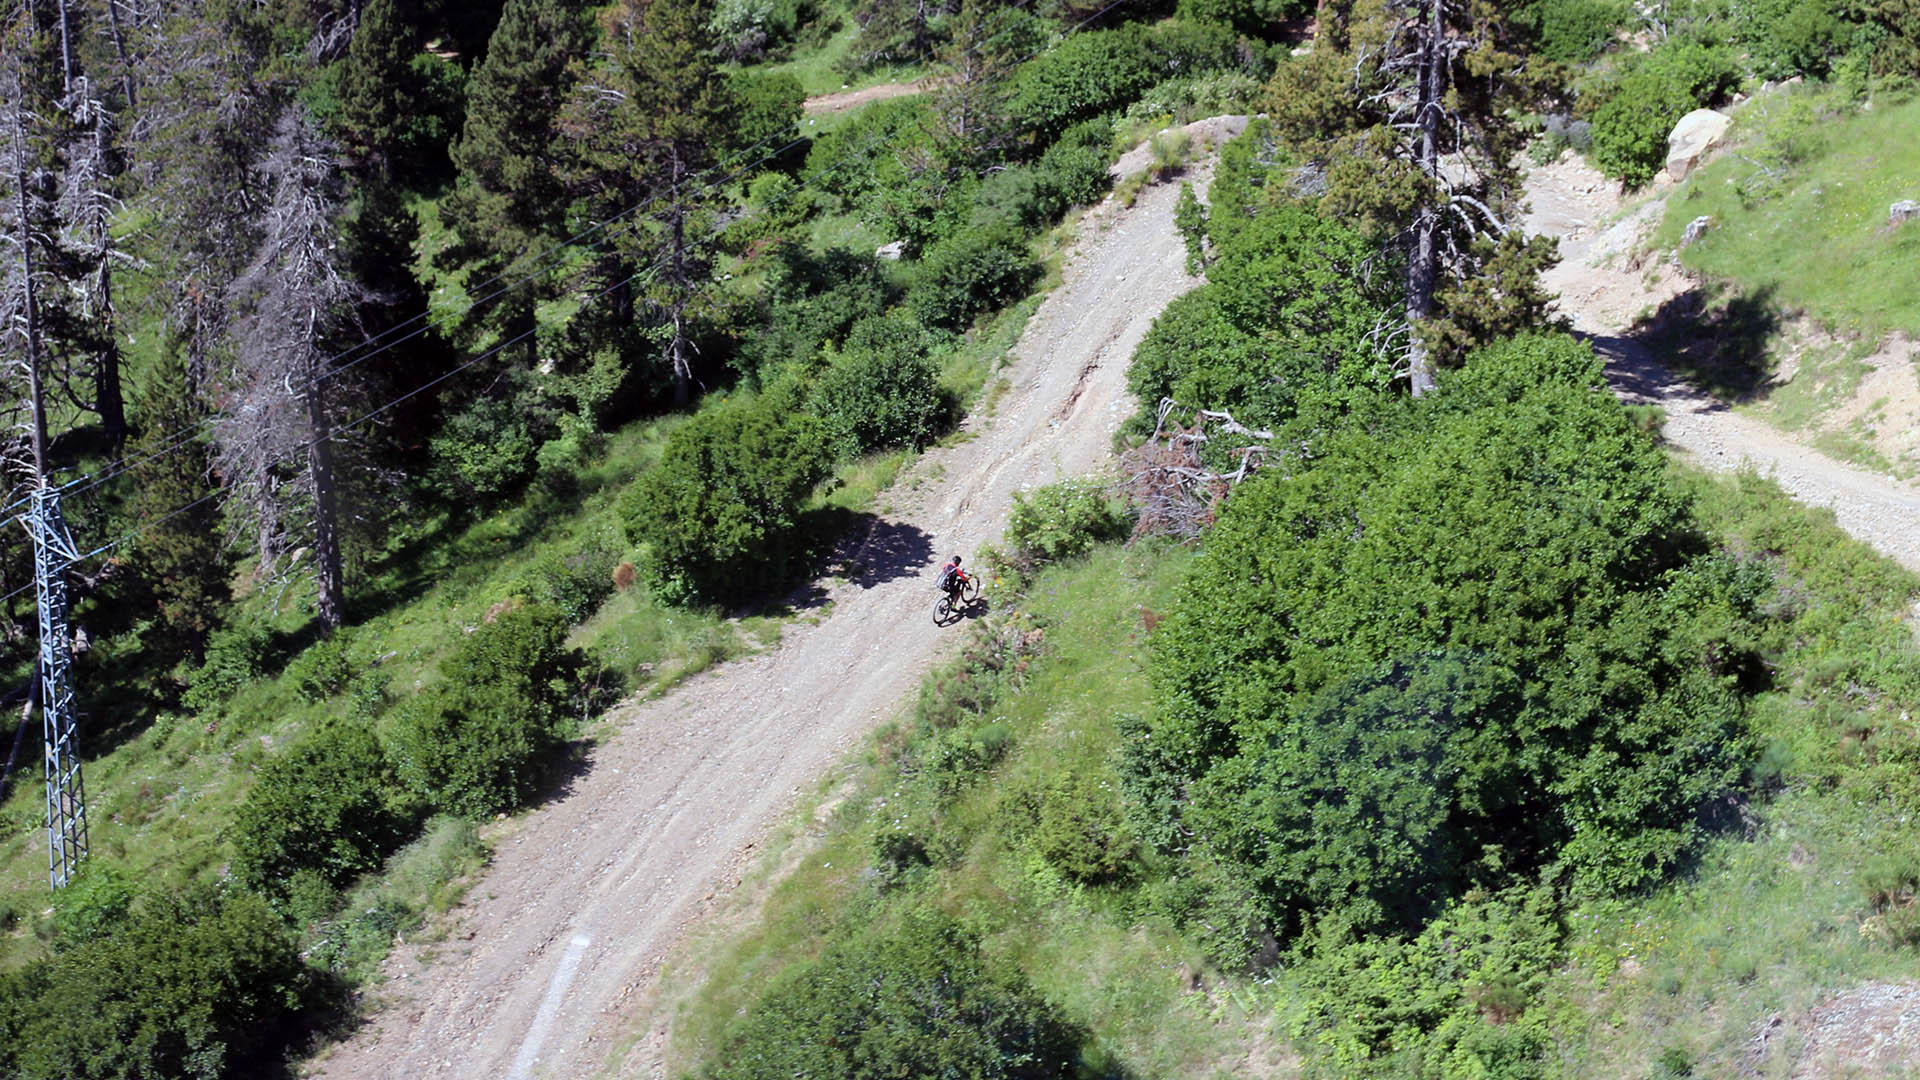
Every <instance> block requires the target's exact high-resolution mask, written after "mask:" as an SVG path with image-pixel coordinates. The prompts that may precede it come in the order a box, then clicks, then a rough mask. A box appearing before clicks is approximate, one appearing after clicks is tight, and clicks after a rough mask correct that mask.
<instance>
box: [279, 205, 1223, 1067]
mask: <svg viewBox="0 0 1920 1080" xmlns="http://www.w3.org/2000/svg"><path fill="white" fill-rule="evenodd" d="M1197 179H1199V180H1200V181H1202V182H1204V179H1205V177H1204V175H1202V176H1200V177H1198V178H1197ZM1178 190H1179V189H1178V185H1177V184H1176V185H1162V186H1159V187H1154V188H1149V189H1147V190H1146V191H1144V192H1143V193H1142V194H1141V196H1140V198H1139V201H1138V202H1137V203H1136V204H1135V205H1134V206H1133V207H1132V208H1130V209H1119V208H1117V207H1113V206H1111V205H1109V206H1107V207H1103V208H1099V209H1096V210H1095V211H1092V212H1090V213H1089V215H1088V216H1087V217H1086V218H1085V219H1084V221H1083V223H1082V229H1081V236H1080V239H1079V241H1078V245H1077V247H1076V251H1075V254H1074V256H1073V257H1072V259H1071V260H1070V263H1069V265H1068V267H1067V269H1066V271H1065V274H1064V280H1063V282H1062V283H1061V284H1060V285H1059V286H1058V287H1057V288H1055V289H1054V290H1053V292H1052V293H1051V294H1050V295H1049V296H1048V297H1047V299H1046V300H1045V302H1044V303H1043V304H1042V306H1041V307H1040V309H1039V311H1038V312H1037V313H1036V314H1035V315H1034V317H1033V318H1032V320H1031V321H1030V322H1029V323H1028V325H1027V327H1026V329H1025V332H1024V334H1023V335H1022V337H1021V339H1020V343H1019V344H1018V346H1016V348H1015V349H1014V350H1013V353H1012V357H1011V364H1010V366H1008V367H1007V368H1006V370H1005V371H1004V372H1003V374H1004V376H1005V377H1006V378H1007V379H1008V380H1009V382H1010V388H1009V389H1008V390H1007V392H1006V393H1005V394H1003V395H1002V396H1001V397H1000V399H999V401H998V402H997V404H996V407H995V410H994V412H993V415H991V416H988V417H974V418H972V419H970V420H968V421H967V423H966V425H965V428H964V435H963V438H962V439H961V440H956V441H955V442H954V444H953V445H949V446H946V447H943V448H940V449H936V450H934V451H932V452H930V453H928V454H927V455H925V456H924V457H923V458H922V459H921V460H920V461H919V462H918V463H916V464H915V465H914V466H913V467H912V468H911V470H910V471H909V473H908V475H907V476H906V477H904V478H903V480H902V482H901V483H899V484H898V485H896V488H895V490H894V492H893V493H892V494H891V495H890V496H889V498H891V499H892V503H893V511H894V512H893V513H890V514H888V515H886V516H885V517H883V518H881V519H879V520H877V521H876V522H875V523H874V524H873V527H872V528H871V530H870V531H869V533H868V534H867V535H866V536H865V537H864V538H863V539H862V541H861V549H860V553H859V556H858V558H859V561H860V563H862V564H863V566H864V570H863V572H861V574H860V576H859V577H858V578H857V579H856V580H849V581H844V582H832V583H822V584H821V585H820V586H819V587H818V588H817V589H816V590H815V593H814V595H813V596H812V597H811V598H810V599H809V601H808V602H809V603H811V604H814V605H817V607H818V610H819V611H820V612H822V613H823V615H824V617H822V618H821V619H819V621H818V622H817V623H814V624H811V625H809V624H807V623H806V622H804V621H801V622H798V623H796V624H795V625H793V626H791V627H790V628H789V629H788V630H787V631H786V633H785V635H784V637H783V639H782V641H781V643H780V645H779V646H778V647H777V648H775V649H773V650H771V651H769V652H767V653H765V654H763V655H760V656H757V657H753V658H751V659H747V660H742V661H737V662H732V663H728V664H725V665H723V666H721V667H720V668H718V669H716V670H714V671H712V672H709V673H707V674H705V675H703V676H700V677H698V678H696V679H694V680H691V681H690V682H688V683H686V684H684V685H682V686H681V687H679V688H677V689H676V690H674V691H672V692H671V693H669V694H667V695H665V696H664V697H662V698H660V699H658V700H654V701H650V702H643V703H629V704H626V705H623V706H621V707H619V708H618V709H616V710H615V711H614V713H613V714H612V716H611V717H610V722H611V728H612V734H611V735H610V736H609V737H608V738H606V739H605V740H604V741H603V742H602V743H601V744H600V745H598V746H597V747H596V748H595V749H594V751H593V753H592V755H591V760H590V761H589V762H588V763H587V764H586V766H585V768H584V769H583V770H581V771H580V772H579V774H578V775H577V776H575V777H574V778H573V779H572V780H571V782H570V783H569V785H568V786H567V787H566V789H565V791H564V792H562V793H561V794H559V795H557V796H556V797H554V798H552V799H551V800H549V801H548V802H547V803H545V804H544V805H542V806H541V807H539V808H537V809H535V810H532V811H529V812H528V813H526V814H525V815H523V816H522V817H520V818H519V819H516V820H515V821H513V822H511V823H509V824H507V825H505V826H502V827H501V828H502V829H503V832H502V833H500V834H499V835H498V836H497V837H496V838H495V839H496V850H495V856H494V860H493V863H492V865H491V866H490V867H489V868H488V870H487V871H486V872H485V874H484V876H483V878H482V880H481V881H480V882H479V883H478V885H477V886H476V887H475V888H474V889H473V890H472V892H471V894H470V896H469V899H468V900H467V902H466V903H465V904H463V905H462V906H461V907H460V909H458V910H457V911H456V912H455V913H454V917H453V930H452V938H451V940H450V941H449V942H446V943H441V944H438V945H428V946H421V945H403V946H401V947H400V948H398V949H396V950H395V952H394V954H393V955H392V956H391V957H390V958H389V960H388V962H387V964H386V966H385V974H386V977H387V981H386V983H385V986H384V987H383V989H382V991H381V993H382V1000H381V1002H380V1004H379V1005H378V1007H377V1008H376V1009H375V1010H374V1012H373V1014H372V1016H371V1018H370V1020H369V1021H368V1022H367V1023H366V1024H365V1025H364V1026H362V1027H361V1028H360V1029H359V1030H358V1031H356V1032H355V1033H354V1034H353V1035H352V1036H351V1037H350V1038H348V1039H347V1040H346V1041H345V1042H344V1043H342V1044H340V1045H338V1046H336V1047H334V1048H333V1049H332V1050H331V1051H330V1052H328V1053H327V1054H325V1055H323V1057H322V1058H321V1059H319V1060H318V1061H316V1062H314V1063H313V1064H312V1065H310V1066H309V1069H308V1073H309V1075H313V1076H319V1077H327V1078H332V1080H375V1078H387V1077H408V1078H416V1080H418V1078H425V1077H435V1076H454V1077H462V1078H467V1077H489V1078H504V1080H533V1078H536V1077H569V1078H571V1077H577V1076H584V1075H592V1074H596V1073H600V1072H603V1071H606V1070H608V1069H609V1068H610V1067H613V1062H612V1061H611V1056H612V1055H613V1054H614V1053H615V1052H616V1050H619V1049H620V1048H621V1047H622V1046H623V1045H624V1043H623V1041H622V1040H623V1039H624V1038H625V1037H626V1036H628V1035H629V1033H630V1029H631V1027H632V1026H633V1024H634V1023H635V1021H634V1019H633V1013H634V1012H635V1011H636V1010H637V1009H638V1007H639V1004H640V1002H642V1001H643V1000H644V999H646V998H647V996H648V991H649V990H650V989H651V988H652V983H653V981H654V980H655V979H656V977H657V976H658V973H659V970H660V964H661V961H662V960H663V959H664V958H665V956H666V955H667V953H668V951H669V950H670V949H671V947H672V946H673V945H674V944H675V942H676V941H677V940H679V938H680V937H681V936H682V935H683V934H684V933H685V931H686V929H687V928H688V926H689V925H690V924H691V923H692V921H693V920H695V919H697V918H698V917H700V915H701V914H702V912H703V911H704V910H706V909H707V908H708V907H710V906H711V905H712V904H713V903H715V902H716V899H717V898H720V897H722V896H723V894H724V893H725V892H726V891H727V890H729V889H730V888H732V887H733V886H734V885H735V884H737V883H738V881H739V880H740V876H741V874H742V872H743V871H744V870H746V869H747V867H748V861H749V860H750V859H751V858H752V857H753V855H754V852H753V851H752V850H751V849H752V848H753V846H754V844H755V843H756V842H757V841H758V840H759V839H760V838H762V837H763V836H765V835H766V834H767V833H768V831H769V830H770V829H771V828H772V827H773V826H774V825H775V824H776V823H777V822H778V821H780V820H781V818H782V816H783V815H784V814H785V813H787V811H788V808H789V807H790V806H791V805H792V804H793V801H794V798H795V796H796V795H797V794H798V793H799V792H800V791H802V790H803V789H806V788H808V787H809V786H810V785H811V784H813V783H814V782H815V781H816V780H817V779H818V778H819V777H820V776H822V775H824V774H825V773H826V772H827V770H828V769H829V768H830V767H831V766H832V765H833V763H834V762H835V761H836V760H838V759H840V758H841V757H842V756H843V755H845V754H846V753H847V752H848V751H850V750H852V749H854V748H855V747H857V746H858V745H859V743H860V742H861V740H862V739H863V737H864V736H866V735H867V733H868V732H870V731H871V730H872V729H874V728H875V727H876V726H878V725H879V724H880V723H882V722H883V721H885V720H887V719H889V718H891V717H893V716H894V715H896V714H897V713H898V711H899V710H900V709H901V708H902V706H903V705H904V704H905V702H906V701H907V700H908V697H909V695H911V694H912V693H913V692H914V689H915V687H916V686H917V684H918V681H919V678H920V676H921V675H922V674H923V673H924V672H925V671H926V670H927V668H928V667H929V666H930V665H931V664H932V663H933V661H934V660H935V659H936V658H937V657H938V656H940V655H941V654H942V653H943V652H944V651H946V650H947V649H948V648H949V647H950V646H951V645H952V644H954V643H956V642H957V641H958V640H959V636H960V633H961V631H960V630H959V629H957V628H949V629H947V630H944V631H943V630H939V629H936V628H935V627H934V625H933V622H932V615H931V612H932V605H933V600H934V596H935V594H934V590H933V588H932V571H933V569H934V567H935V566H937V565H938V563H939V561H941V560H943V559H944V558H945V557H946V556H947V555H949V554H952V553H953V552H956V551H957V552H962V553H966V554H969V555H971V554H972V553H973V552H975V551H977V550H978V549H979V547H980V546H981V545H982V544H983V543H987V542H990V541H993V540H997V539H998V538H999V535H1000V533H1001V531H1002V530H1003V529H1004V528H1005V520H1006V514H1007V509H1008V506H1009V504H1010V499H1011V497H1012V495H1013V493H1014V492H1016V491H1019V490H1022V489H1024V488H1029V487H1033V486H1035V485H1039V484H1045V483H1049V482H1051V481H1053V480H1056V479H1059V478H1062V477H1067V476H1074V475H1079V474H1084V473H1088V472H1093V471H1097V470H1099V469H1101V468H1102V467H1103V465H1104V463H1105V462H1106V461H1107V459H1108V457H1109V454H1110V447H1111V445H1112V435H1113V432H1114V430H1115V429H1116V428H1117V427H1118V426H1119V424H1120V423H1121V422H1122V421H1123V420H1124V419H1125V418H1126V416H1127V414H1128V412H1129V411H1130V409H1131V407H1132V404H1131V401H1130V400H1129V398H1128V397H1127V394H1126V378H1125V376H1126V366H1127V361H1128V360H1129V358H1130V357H1131V356H1132V353H1133V349H1134V346H1135V345H1136V344H1138V343H1139V341H1140V339H1141V337H1142V336H1143V335H1144V334H1145V333H1146V331H1147V328H1148V326H1149V325H1151V323H1152V321H1153V319H1154V317H1155V316H1156V315H1158V314H1159V312H1160V311H1161V309H1162V308H1164V307H1165V306H1166V305H1167V303H1168V302H1169V301H1171V300H1172V299H1173V298H1174V297H1176V296H1178V295H1179V294H1181V293H1182V292H1185V291H1186V290H1188V289H1190V288H1192V287H1193V286H1194V285H1196V284H1198V282H1197V280H1196V279H1193V278H1190V277H1188V276H1187V274H1186V272H1185V269H1184V259H1185V254H1184V248H1183V246H1182V244H1181V241H1180V239H1179V237H1178V235H1177V234H1176V233H1175V231H1174V229H1173V224H1172V219H1173V204H1174V200H1175V198H1176V196H1177V195H1178ZM986 600H987V602H988V603H989V604H991V602H992V595H991V592H989V593H988V595H987V597H986ZM429 960H430V962H428V961H429ZM650 1055H651V1056H650ZM617 1067H618V1071H619V1073H620V1074H621V1075H635V1076H644V1075H649V1074H651V1073H654V1072H657V1071H658V1069H659V1061H658V1056H657V1051H656V1050H655V1049H654V1048H651V1047H649V1046H642V1047H640V1048H638V1049H635V1050H634V1051H632V1053H631V1054H630V1055H629V1059H628V1060H624V1061H621V1062H619V1063H618V1066H617Z"/></svg>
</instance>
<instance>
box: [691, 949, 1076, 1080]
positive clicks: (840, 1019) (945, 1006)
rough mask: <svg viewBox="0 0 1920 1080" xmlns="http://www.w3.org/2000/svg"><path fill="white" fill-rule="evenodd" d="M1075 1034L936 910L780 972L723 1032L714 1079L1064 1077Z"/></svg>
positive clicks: (981, 1079) (1020, 981)
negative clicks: (739, 1018) (729, 1027)
mask: <svg viewBox="0 0 1920 1080" xmlns="http://www.w3.org/2000/svg"><path fill="white" fill-rule="evenodd" d="M1083 1039H1084V1036H1083V1035H1082V1034H1081V1033H1080V1032H1078V1031H1077V1030H1075V1029H1074V1028H1072V1027H1071V1026H1069V1025H1068V1024H1067V1023H1066V1022H1065V1021H1064V1020H1063V1019H1062V1018H1061V1017H1060V1014H1059V1012H1058V1010H1056V1009H1055V1008H1054V1007H1053V1006H1051V1005H1049V1004H1048V1003H1047V1002H1046V1001H1045V1000H1044V999H1042V998H1041V997H1040V996H1039V995H1038V994H1037V993H1035V992H1034V990H1033V989H1032V988H1031V987H1030V986H1028V985H1027V983H1026V981H1025V980H1024V979H1023V978H1021V977H1020V976H1018V975H1017V974H1013V973H1009V972H1007V971H1005V970H1003V969H1001V968H999V967H997V966H995V965H991V964H989V963H987V961H986V960H985V959H984V958H983V957H982V956H981V955H980V946H979V942H978V940H977V939H976V938H975V937H974V936H973V935H972V934H970V933H968V932H967V931H966V930H964V929H962V928H961V927H960V926H959V925H958V924H956V923H954V922H953V921H952V920H951V919H949V918H947V917H946V916H944V915H941V914H939V913H937V912H925V911H915V912H913V913H912V914H910V915H909V916H908V917H907V918H905V919H904V920H902V921H901V922H900V923H899V925H891V926H889V925H882V926H875V927H872V928H869V929H867V930H866V931H864V932H862V933H860V934H857V935H855V936H853V937H851V938H849V939H847V940H845V941H843V942H842V943H840V944H838V945H836V946H834V947H832V948H830V949H828V950H827V951H826V952H825V953H824V954H822V955H821V956H820V957H819V958H818V959H817V960H813V961H809V962H803V963H801V964H799V965H797V966H796V967H795V968H793V969H790V970H789V971H788V972H786V973H785V974H783V975H782V976H781V977H780V978H779V979H778V980H777V981H776V982H775V983H774V984H773V986H772V987H771V988H770V989H769V990H768V991H767V993H766V996H765V997H764V998H762V999H761V1000H760V1001H759V1002H758V1003H757V1004H756V1005H755V1006H754V1007H753V1008H752V1009H751V1010H750V1011H749V1012H748V1013H747V1015H746V1016H745V1017H744V1018H743V1019H742V1020H741V1021H740V1022H739V1023H738V1024H737V1025H735V1026H734V1028H733V1029H732V1030H730V1031H729V1032H728V1034H727V1038H726V1044H725V1047H724V1048H723V1050H722V1052H721V1053H720V1055H719V1060H718V1062H717V1063H716V1064H713V1065H710V1066H709V1067H708V1068H707V1071H706V1072H705V1074H704V1075H705V1076H707V1077H709V1078H711V1080H775V1078H780V1080H786V1078H789V1077H795V1076H818V1077H828V1076H831V1077H840V1078H845V1080H883V1078H887V1077H904V1076H925V1077H969V1078H977V1080H1016V1078H1027V1077H1031V1078H1034V1080H1039V1078H1042V1077H1047V1078H1054V1077H1060V1076H1066V1075H1070V1074H1071V1073H1072V1071H1073V1068H1074V1065H1075V1062H1076V1061H1077V1059H1078V1056H1079V1047H1080V1044H1081V1042H1082V1041H1083Z"/></svg>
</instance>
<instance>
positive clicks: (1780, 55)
mask: <svg viewBox="0 0 1920 1080" xmlns="http://www.w3.org/2000/svg"><path fill="white" fill-rule="evenodd" d="M1864 6H1865V5H1856V4H1849V3H1845V2H1842V0H1750V2H1748V3H1742V4H1737V5H1734V6H1733V7H1732V9H1731V11H1730V12H1729V15H1730V17H1731V20H1732V22H1733V34H1732V37H1733V40H1734V42H1735V44H1737V45H1739V46H1740V47H1742V48H1743V49H1745V50H1746V52H1747V62H1748V63H1749V64H1751V65H1752V67H1753V71H1754V74H1756V75H1759V76H1761V77H1763V78H1769V79H1784V78H1787V77H1788V76H1792V75H1806V76H1809V77H1811V78H1824V77H1825V76H1826V75H1827V74H1828V73H1829V72H1830V71H1832V69H1833V64H1834V61H1835V60H1837V59H1839V57H1840V56H1841V54H1842V53H1844V52H1846V51H1848V49H1849V48H1850V47H1853V46H1855V45H1856V44H1860V45H1865V44H1866V43H1867V42H1868V41H1869V40H1870V39H1871V37H1872V35H1871V34H1870V33H1863V32H1862V31H1863V29H1864V28H1862V27H1860V26H1858V25H1857V24H1855V23H1854V22H1852V21H1851V19H1852V18H1857V17H1858V16H1859V15H1860V14H1864V11H1863V10H1862V9H1863V8H1864Z"/></svg>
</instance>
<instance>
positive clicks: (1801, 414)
mask: <svg viewBox="0 0 1920 1080" xmlns="http://www.w3.org/2000/svg"><path fill="white" fill-rule="evenodd" d="M1872 353H1873V345H1872V344H1871V343H1869V342H1854V343H1851V344H1841V343H1835V344H1831V345H1826V346H1822V347H1816V348H1810V349H1808V350H1806V352H1805V353H1804V354H1803V355H1802V356H1801V357H1800V363H1799V366H1798V368H1797V369H1796V370H1795V372H1794V375H1793V380H1792V381H1791V382H1788V383H1786V384H1785V385H1783V386H1779V387H1777V388H1775V389H1774V390H1773V391H1772V392H1771V393H1769V394H1768V395H1767V416H1768V418H1769V419H1771V420H1772V421H1773V422H1774V423H1776V424H1778V425H1780V426H1781V427H1783V428H1785V429H1786V430H1788V431H1798V430H1800V429H1802V428H1805V427H1807V426H1808V425H1809V424H1812V423H1814V422H1815V421H1816V420H1818V419H1820V418H1821V417H1822V416H1824V415H1825V414H1826V412H1827V411H1828V410H1830V409H1832V408H1833V407H1834V406H1836V405H1840V404H1842V403H1844V402H1846V401H1848V400H1849V399H1851V398H1852V397H1853V394H1854V391H1856V390H1858V389H1859V388H1860V383H1861V382H1862V381H1863V380H1864V379H1866V377H1867V376H1868V375H1869V374H1871V373H1872V371H1873V367H1872V366H1871V365H1869V364H1868V363H1867V362H1866V361H1867V357H1868V356H1870V355H1872Z"/></svg>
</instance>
